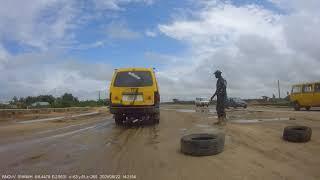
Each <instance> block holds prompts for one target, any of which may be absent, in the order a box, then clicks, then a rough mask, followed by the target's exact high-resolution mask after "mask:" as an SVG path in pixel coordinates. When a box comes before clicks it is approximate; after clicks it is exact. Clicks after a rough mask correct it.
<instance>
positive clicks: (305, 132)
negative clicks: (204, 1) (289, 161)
mask: <svg viewBox="0 0 320 180" xmlns="http://www.w3.org/2000/svg"><path fill="white" fill-rule="evenodd" d="M311 135H312V129H311V128H310V127H307V126H288V127H285V128H284V130H283V139H284V140H287V141H290V142H308V141H310V139H311Z"/></svg>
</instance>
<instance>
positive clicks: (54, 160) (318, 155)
mask: <svg viewBox="0 0 320 180" xmlns="http://www.w3.org/2000/svg"><path fill="white" fill-rule="evenodd" d="M211 108H212V107H211ZM212 109H214V108H212ZM281 111H283V110H281ZM281 111H280V112H274V111H269V110H268V111H266V112H264V111H263V110H262V111H260V110H259V111H252V110H243V109H240V110H228V117H229V119H230V122H229V123H228V125H227V126H226V127H224V128H221V127H217V126H214V125H212V124H213V122H215V121H216V115H215V113H214V111H209V110H208V111H204V112H198V111H197V110H195V109H193V107H191V106H186V107H174V108H170V107H169V108H167V107H165V108H162V110H161V120H160V124H159V125H146V126H130V127H128V126H116V125H115V123H114V121H113V119H112V116H111V115H109V114H104V113H102V114H99V115H96V116H92V117H82V118H80V117H79V119H73V120H72V121H59V120H56V121H45V122H35V123H25V124H19V123H17V124H11V125H9V126H4V127H0V137H1V139H0V159H1V163H0V169H1V171H2V172H1V173H2V174H67V175H74V174H97V175H111V174H113V175H135V177H136V179H299V180H300V179H310V180H312V179H320V172H319V167H320V140H319V137H320V133H319V132H320V131H319V130H320V119H319V117H320V116H319V115H320V112H318V116H314V113H313V114H312V115H310V114H301V113H299V114H297V113H294V112H292V113H291V111H289V110H288V112H287V111H286V112H281ZM281 118H288V119H281ZM257 119H264V120H266V121H263V122H261V121H259V120H257ZM270 119H272V120H270ZM277 119H279V121H278V120H277ZM236 120H238V121H239V120H247V121H249V120H252V121H257V122H254V123H246V122H245V123H241V122H237V121H236ZM268 120H269V121H268ZM232 121H235V122H232ZM295 124H301V125H308V126H310V127H312V128H313V136H312V140H311V141H310V142H308V143H303V144H296V143H288V142H285V141H283V140H282V139H281V135H282V130H283V128H284V127H285V126H287V125H295ZM198 132H208V133H210V132H225V133H226V144H225V150H224V152H222V153H221V154H219V155H216V156H209V157H191V156H185V155H183V154H181V153H180V152H179V147H180V144H179V143H180V138H181V137H182V136H183V135H186V134H190V133H198Z"/></svg>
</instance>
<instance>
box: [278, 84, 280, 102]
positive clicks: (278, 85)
mask: <svg viewBox="0 0 320 180" xmlns="http://www.w3.org/2000/svg"><path fill="white" fill-rule="evenodd" d="M278 93H279V99H280V80H278Z"/></svg>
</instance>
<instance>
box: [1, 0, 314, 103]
mask: <svg viewBox="0 0 320 180" xmlns="http://www.w3.org/2000/svg"><path fill="white" fill-rule="evenodd" d="M319 9H320V1H319V0H307V1H301V0H251V1H249V0H230V1H226V0H184V1H182V0H173V1H167V0H90V1H89V0H88V1H86V0H31V1H20V0H1V6H0V89H1V90H0V101H6V100H9V99H11V98H12V97H13V96H18V97H21V96H27V95H40V94H53V95H55V96H58V95H61V94H62V93H64V92H71V93H73V94H75V95H76V96H78V97H80V99H97V97H98V91H101V92H102V94H107V93H108V84H109V81H110V79H111V76H112V72H113V69H114V68H119V67H131V66H134V67H155V68H156V69H157V76H158V79H159V84H160V91H161V96H162V99H163V100H170V99H172V98H180V99H193V98H194V97H195V96H210V95H211V94H212V93H213V91H214V88H215V81H216V80H215V79H214V76H213V75H212V73H213V72H214V71H215V70H216V69H220V70H221V71H222V72H223V76H224V77H225V78H226V79H227V81H228V94H229V96H233V97H242V98H255V97H261V96H262V95H267V96H272V94H276V93H277V89H276V88H277V80H280V84H281V93H282V95H283V96H284V95H285V94H286V92H287V91H289V89H290V85H291V84H293V83H297V82H304V81H320V11H319Z"/></svg>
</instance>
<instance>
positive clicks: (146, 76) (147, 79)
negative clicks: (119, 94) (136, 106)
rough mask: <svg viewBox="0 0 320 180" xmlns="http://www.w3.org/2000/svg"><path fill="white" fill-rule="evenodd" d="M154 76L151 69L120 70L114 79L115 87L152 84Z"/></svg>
mask: <svg viewBox="0 0 320 180" xmlns="http://www.w3.org/2000/svg"><path fill="white" fill-rule="evenodd" d="M152 83H153V82H152V76H151V73H150V72H149V71H125V72H118V73H117V75H116V78H115V80H114V86H115V87H143V86H152Z"/></svg>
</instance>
